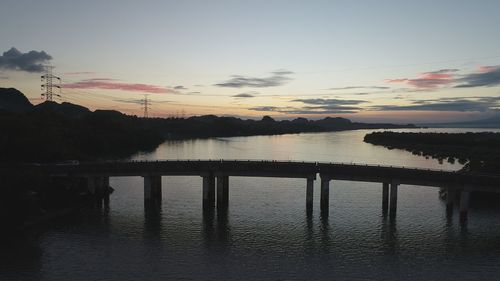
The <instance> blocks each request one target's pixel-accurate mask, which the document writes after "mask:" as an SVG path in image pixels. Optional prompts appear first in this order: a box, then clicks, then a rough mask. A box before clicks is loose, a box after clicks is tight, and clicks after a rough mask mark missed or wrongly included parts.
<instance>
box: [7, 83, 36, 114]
mask: <svg viewBox="0 0 500 281" xmlns="http://www.w3.org/2000/svg"><path fill="white" fill-rule="evenodd" d="M32 108H33V105H32V104H31V103H30V101H29V100H28V98H26V97H25V96H24V95H23V93H21V92H19V91H18V90H16V89H14V88H0V112H26V111H30V110H31V109H32Z"/></svg>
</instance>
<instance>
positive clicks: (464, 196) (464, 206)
mask: <svg viewBox="0 0 500 281" xmlns="http://www.w3.org/2000/svg"><path fill="white" fill-rule="evenodd" d="M469 197H470V192H469V191H466V190H462V192H461V193H460V219H461V220H465V219H467V213H468V211H469Z"/></svg>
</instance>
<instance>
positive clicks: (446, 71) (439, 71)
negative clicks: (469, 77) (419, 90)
mask: <svg viewBox="0 0 500 281" xmlns="http://www.w3.org/2000/svg"><path fill="white" fill-rule="evenodd" d="M458 71H460V69H457V68H444V69H440V70H434V71H429V72H424V74H446V73H453V72H458Z"/></svg>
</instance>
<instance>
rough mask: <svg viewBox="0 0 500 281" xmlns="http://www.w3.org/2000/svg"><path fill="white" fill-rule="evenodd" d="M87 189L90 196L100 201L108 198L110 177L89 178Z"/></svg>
mask: <svg viewBox="0 0 500 281" xmlns="http://www.w3.org/2000/svg"><path fill="white" fill-rule="evenodd" d="M87 189H88V191H89V193H90V194H92V195H94V196H96V197H99V199H102V198H106V196H109V177H107V176H90V177H87Z"/></svg>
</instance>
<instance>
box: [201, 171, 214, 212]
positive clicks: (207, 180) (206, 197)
mask: <svg viewBox="0 0 500 281" xmlns="http://www.w3.org/2000/svg"><path fill="white" fill-rule="evenodd" d="M202 178H203V208H209V207H214V206H215V177H214V176H213V175H212V174H205V175H202Z"/></svg>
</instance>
